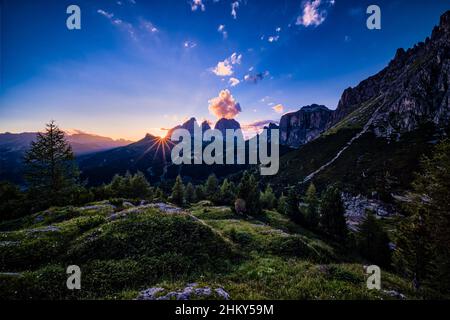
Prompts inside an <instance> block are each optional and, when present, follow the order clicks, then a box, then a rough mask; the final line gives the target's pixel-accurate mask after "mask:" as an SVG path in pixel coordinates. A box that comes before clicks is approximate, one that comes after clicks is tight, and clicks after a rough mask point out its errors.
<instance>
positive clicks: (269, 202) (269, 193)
mask: <svg viewBox="0 0 450 320" xmlns="http://www.w3.org/2000/svg"><path fill="white" fill-rule="evenodd" d="M276 202H277V199H276V197H275V194H274V193H273V190H272V187H271V186H270V184H268V185H267V187H266V190H264V192H261V205H262V206H263V207H264V208H265V209H269V210H271V209H273V208H275V206H276Z"/></svg>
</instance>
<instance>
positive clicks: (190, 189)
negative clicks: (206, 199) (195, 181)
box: [184, 182, 195, 204]
mask: <svg viewBox="0 0 450 320" xmlns="http://www.w3.org/2000/svg"><path fill="white" fill-rule="evenodd" d="M184 199H185V201H186V203H187V204H191V203H194V202H195V188H194V186H193V185H192V183H191V182H189V183H188V184H187V186H186V189H185V190H184Z"/></svg>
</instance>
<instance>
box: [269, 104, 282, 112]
mask: <svg viewBox="0 0 450 320" xmlns="http://www.w3.org/2000/svg"><path fill="white" fill-rule="evenodd" d="M272 109H273V110H274V111H275V112H276V113H283V111H284V107H283V105H282V104H277V105H276V106H274V107H272Z"/></svg>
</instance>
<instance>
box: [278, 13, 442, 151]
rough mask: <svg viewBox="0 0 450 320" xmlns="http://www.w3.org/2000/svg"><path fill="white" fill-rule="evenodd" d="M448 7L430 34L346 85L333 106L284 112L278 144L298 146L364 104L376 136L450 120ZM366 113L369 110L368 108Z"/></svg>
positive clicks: (396, 135) (386, 135) (395, 133)
mask: <svg viewBox="0 0 450 320" xmlns="http://www.w3.org/2000/svg"><path fill="white" fill-rule="evenodd" d="M449 84H450V11H447V12H446V13H445V14H443V15H442V16H441V19H440V23H439V26H437V27H435V28H434V29H433V32H432V35H431V37H428V38H427V39H426V40H425V41H424V42H420V43H418V44H416V45H415V46H414V47H413V48H410V49H408V50H406V51H405V50H404V49H402V48H400V49H398V50H397V53H396V55H395V57H394V59H393V60H392V61H391V62H390V63H389V65H388V66H387V67H386V68H384V69H383V70H382V71H380V72H379V73H378V74H376V75H374V76H372V77H369V78H368V79H366V80H364V81H362V82H361V83H360V84H359V85H357V86H356V87H354V88H348V89H346V90H345V91H344V92H343V93H342V96H341V99H340V100H339V103H338V106H337V108H336V110H335V111H330V110H328V109H326V107H324V106H317V105H312V106H308V107H304V108H302V109H301V110H299V111H297V112H294V113H289V114H286V115H284V116H283V117H282V118H281V121H280V136H281V144H284V145H288V146H291V147H299V146H300V145H302V144H304V143H307V142H309V141H311V140H313V139H314V138H316V137H317V136H319V135H320V134H321V133H322V132H323V131H325V130H326V129H329V128H331V127H333V126H334V125H335V124H337V123H338V122H340V121H341V120H343V119H344V118H346V117H347V116H348V115H349V114H351V113H352V112H354V111H355V110H358V109H360V108H364V107H366V106H368V105H371V106H373V108H369V109H368V110H371V111H370V112H374V111H375V110H376V112H374V113H373V114H370V115H369V116H370V117H369V118H373V120H372V123H371V126H370V129H371V131H372V132H374V133H375V134H376V135H377V136H378V137H385V138H393V137H394V138H398V137H399V136H400V135H402V134H403V133H405V132H410V131H413V130H416V129H418V128H419V127H420V125H422V124H425V123H433V124H434V125H436V126H437V127H438V128H445V127H447V126H448V125H449V124H450V102H449V100H450V99H449V97H450V91H449ZM367 112H369V111H367Z"/></svg>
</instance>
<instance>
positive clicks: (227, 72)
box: [212, 60, 233, 77]
mask: <svg viewBox="0 0 450 320" xmlns="http://www.w3.org/2000/svg"><path fill="white" fill-rule="evenodd" d="M212 72H213V73H214V74H215V75H216V76H219V77H226V76H231V75H232V74H233V66H232V65H231V64H230V62H229V61H228V60H224V61H219V62H218V63H217V66H216V67H215V68H214V69H213V70H212Z"/></svg>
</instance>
